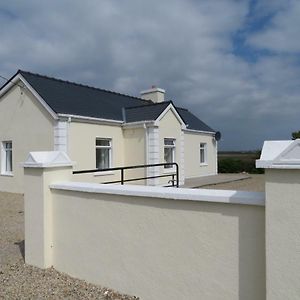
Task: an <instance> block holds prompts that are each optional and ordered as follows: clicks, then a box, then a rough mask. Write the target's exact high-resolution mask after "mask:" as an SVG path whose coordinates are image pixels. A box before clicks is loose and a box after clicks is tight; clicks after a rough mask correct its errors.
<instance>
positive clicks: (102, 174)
mask: <svg viewBox="0 0 300 300" xmlns="http://www.w3.org/2000/svg"><path fill="white" fill-rule="evenodd" d="M114 174H115V172H113V171H103V172H101V171H100V172H95V173H94V176H106V175H114Z"/></svg>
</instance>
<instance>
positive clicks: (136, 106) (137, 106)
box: [125, 100, 173, 109]
mask: <svg viewBox="0 0 300 300" xmlns="http://www.w3.org/2000/svg"><path fill="white" fill-rule="evenodd" d="M146 101H149V100H146ZM166 103H168V104H170V103H172V104H173V102H172V101H171V100H170V101H163V102H159V103H150V104H145V105H135V106H128V107H125V109H130V108H140V107H146V106H147V107H149V106H154V105H162V104H166Z"/></svg>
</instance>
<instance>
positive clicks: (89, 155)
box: [68, 122, 125, 183]
mask: <svg viewBox="0 0 300 300" xmlns="http://www.w3.org/2000/svg"><path fill="white" fill-rule="evenodd" d="M96 138H108V139H111V143H112V150H111V167H119V166H123V165H124V153H125V147H124V137H123V131H122V128H121V127H120V126H111V125H100V124H93V123H81V122H71V123H69V130H68V149H69V150H68V155H69V156H70V157H71V159H72V160H73V161H76V165H75V167H74V170H88V169H95V168H96ZM74 180H76V181H89V182H97V183H101V182H106V181H114V180H120V171H112V172H111V171H109V172H98V173H88V174H76V175H74Z"/></svg>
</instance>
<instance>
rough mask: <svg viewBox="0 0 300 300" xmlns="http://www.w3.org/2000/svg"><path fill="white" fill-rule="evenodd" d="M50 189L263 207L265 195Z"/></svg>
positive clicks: (73, 186)
mask: <svg viewBox="0 0 300 300" xmlns="http://www.w3.org/2000/svg"><path fill="white" fill-rule="evenodd" d="M50 188H51V189H55V190H64V191H76V192H86V193H95V194H111V195H122V196H134V197H149V198H164V199H170V200H187V201H199V202H217V203H227V204H244V205H256V206H265V194H264V193H260V192H245V191H234V190H206V189H187V188H164V187H152V186H151V187H150V186H137V185H123V186H122V185H113V184H98V183H86V182H61V183H56V184H52V185H50Z"/></svg>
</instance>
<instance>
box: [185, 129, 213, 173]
mask: <svg viewBox="0 0 300 300" xmlns="http://www.w3.org/2000/svg"><path fill="white" fill-rule="evenodd" d="M184 142H185V151H184V158H185V159H184V161H185V177H186V178H191V177H199V176H208V175H215V174H217V153H216V151H217V149H216V147H217V146H216V142H215V140H214V137H213V136H212V135H209V134H201V133H190V132H187V131H184ZM200 143H206V144H207V164H204V165H201V164H200Z"/></svg>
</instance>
